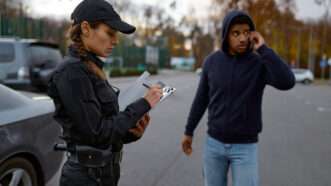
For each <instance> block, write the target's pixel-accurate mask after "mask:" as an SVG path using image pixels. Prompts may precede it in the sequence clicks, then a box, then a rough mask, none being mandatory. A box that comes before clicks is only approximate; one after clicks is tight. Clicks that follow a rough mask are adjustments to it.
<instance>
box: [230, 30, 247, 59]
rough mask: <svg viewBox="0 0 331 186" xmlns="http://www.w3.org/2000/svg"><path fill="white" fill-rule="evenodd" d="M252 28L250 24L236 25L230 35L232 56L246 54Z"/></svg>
mask: <svg viewBox="0 0 331 186" xmlns="http://www.w3.org/2000/svg"><path fill="white" fill-rule="evenodd" d="M249 35H250V27H249V25H248V24H234V25H232V26H231V28H230V32H229V35H228V43H229V52H230V54H232V55H235V54H242V53H244V52H246V50H247V48H248V46H249V43H250V42H249Z"/></svg>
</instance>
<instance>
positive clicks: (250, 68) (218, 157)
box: [182, 11, 295, 186]
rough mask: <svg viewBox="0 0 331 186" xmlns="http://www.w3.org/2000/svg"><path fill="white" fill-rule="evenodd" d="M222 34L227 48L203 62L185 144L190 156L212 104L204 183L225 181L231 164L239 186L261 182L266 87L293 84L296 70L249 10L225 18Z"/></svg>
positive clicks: (209, 185)
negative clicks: (269, 44)
mask: <svg viewBox="0 0 331 186" xmlns="http://www.w3.org/2000/svg"><path fill="white" fill-rule="evenodd" d="M222 36H223V41H222V49H221V50H219V51H216V52H214V53H212V54H211V55H209V56H208V57H207V58H206V60H205V62H204V64H203V70H202V74H201V80H200V83H199V87H198V90H197V93H196V96H195V99H194V101H193V104H192V108H191V111H190V114H189V117H188V121H187V125H186V130H185V135H184V138H183V141H182V148H183V151H184V153H185V154H186V155H190V154H191V153H192V146H191V145H192V141H193V132H194V130H195V128H196V127H197V125H198V123H199V121H200V119H201V117H202V116H203V114H204V112H205V110H206V109H207V107H208V135H207V140H206V144H205V147H204V152H203V161H204V177H205V185H206V186H226V185H227V174H228V170H229V167H230V168H231V171H232V180H233V185H234V186H257V185H258V163H257V142H258V134H259V133H260V132H261V130H262V117H261V115H262V114H261V105H262V95H263V92H264V88H265V86H266V85H271V86H273V87H275V88H277V89H280V90H288V89H291V88H292V87H293V86H294V84H295V81H294V75H293V73H292V72H291V70H290V69H289V67H288V66H287V65H286V64H285V63H284V62H283V61H282V59H280V57H279V56H278V55H277V54H276V53H275V52H274V51H273V50H272V49H270V48H268V47H267V45H266V44H265V41H264V39H263V37H262V36H261V34H260V33H258V32H256V31H255V26H254V23H253V21H252V19H251V18H250V17H249V16H248V15H247V14H246V13H244V12H241V11H232V12H230V13H229V14H228V15H227V16H226V17H225V18H224V21H223V32H222Z"/></svg>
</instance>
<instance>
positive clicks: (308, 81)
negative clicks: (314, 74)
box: [303, 79, 311, 85]
mask: <svg viewBox="0 0 331 186" xmlns="http://www.w3.org/2000/svg"><path fill="white" fill-rule="evenodd" d="M310 83H311V81H310V80H309V79H305V80H303V84H305V85H309V84H310Z"/></svg>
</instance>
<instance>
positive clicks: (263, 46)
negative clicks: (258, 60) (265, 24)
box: [257, 44, 269, 56]
mask: <svg viewBox="0 0 331 186" xmlns="http://www.w3.org/2000/svg"><path fill="white" fill-rule="evenodd" d="M268 50H269V48H268V47H267V45H265V44H264V45H262V46H261V47H260V48H258V49H257V53H259V54H260V55H261V56H262V55H263V54H265V53H266V52H267V51H268Z"/></svg>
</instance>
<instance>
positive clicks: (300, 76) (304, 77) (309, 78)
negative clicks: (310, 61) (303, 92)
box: [292, 68, 314, 84]
mask: <svg viewBox="0 0 331 186" xmlns="http://www.w3.org/2000/svg"><path fill="white" fill-rule="evenodd" d="M292 71H293V73H294V76H295V80H296V82H300V83H303V84H310V83H312V82H313V81H314V74H313V73H312V72H311V70H309V69H300V68H294V69H292Z"/></svg>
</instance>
